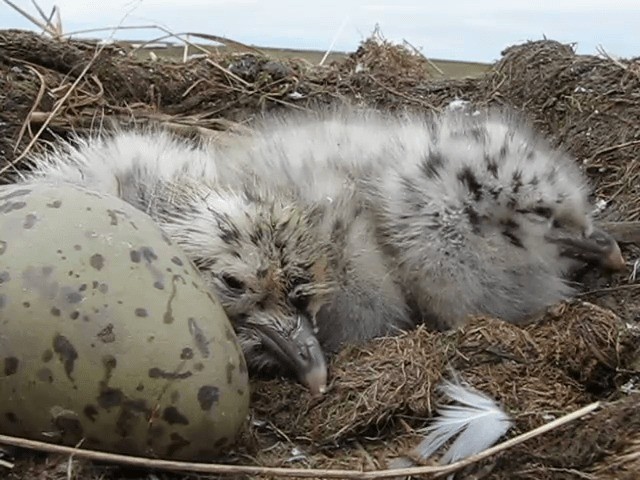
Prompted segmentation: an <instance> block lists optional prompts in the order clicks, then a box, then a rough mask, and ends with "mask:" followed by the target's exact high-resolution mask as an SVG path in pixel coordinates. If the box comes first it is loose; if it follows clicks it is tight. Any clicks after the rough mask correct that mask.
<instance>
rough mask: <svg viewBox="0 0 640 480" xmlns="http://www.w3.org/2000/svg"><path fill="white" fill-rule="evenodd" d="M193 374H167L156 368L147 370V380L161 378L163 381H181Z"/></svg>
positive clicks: (187, 372) (188, 372)
mask: <svg viewBox="0 0 640 480" xmlns="http://www.w3.org/2000/svg"><path fill="white" fill-rule="evenodd" d="M191 375H193V373H191V372H190V371H186V372H182V373H177V372H167V371H165V370H162V369H160V368H158V367H153V368H150V369H149V378H161V379H163V380H181V379H185V378H189V377H190V376H191Z"/></svg>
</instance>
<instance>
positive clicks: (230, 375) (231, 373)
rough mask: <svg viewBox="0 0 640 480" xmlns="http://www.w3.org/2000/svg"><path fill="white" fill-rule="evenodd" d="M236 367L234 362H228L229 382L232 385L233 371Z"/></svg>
mask: <svg viewBox="0 0 640 480" xmlns="http://www.w3.org/2000/svg"><path fill="white" fill-rule="evenodd" d="M235 369H236V366H235V365H234V364H233V363H227V383H228V384H229V385H231V383H232V382H233V371H234V370H235Z"/></svg>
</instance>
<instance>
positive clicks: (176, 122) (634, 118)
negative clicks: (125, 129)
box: [0, 31, 640, 480]
mask: <svg viewBox="0 0 640 480" xmlns="http://www.w3.org/2000/svg"><path fill="white" fill-rule="evenodd" d="M129 53H130V52H129V51H128V50H125V49H123V48H121V47H118V46H106V47H104V48H102V49H101V50H98V51H97V50H96V45H94V44H91V43H87V42H80V41H65V42H62V41H52V40H48V39H46V38H44V37H41V36H38V35H34V34H32V33H28V32H22V31H1V32H0V126H1V128H2V130H3V135H2V136H0V158H2V160H0V181H10V180H11V173H12V172H14V171H15V170H16V169H20V168H25V166H24V165H23V164H22V159H23V155H24V154H25V152H27V151H29V150H32V149H39V148H46V147H47V142H48V141H50V140H51V139H53V138H54V136H56V135H62V136H65V135H67V134H68V133H69V132H71V131H77V132H82V131H88V130H90V129H92V128H95V127H97V126H100V125H102V124H105V123H107V124H108V123H111V122H113V123H117V124H122V123H125V124H126V123H129V124H134V123H135V124H143V123H149V122H153V123H161V124H163V125H165V126H166V127H168V128H171V129H173V130H175V131H177V132H180V133H183V134H185V135H208V136H216V135H219V134H221V133H222V132H228V131H235V130H240V131H242V129H243V125H244V124H245V122H247V121H250V120H251V119H252V117H254V116H255V115H256V114H257V113H258V112H261V111H264V110H271V109H313V108H315V107H317V106H321V105H327V104H331V103H336V102H338V103H339V102H348V103H351V104H354V103H355V104H365V105H370V106H375V107H379V108H385V109H389V110H395V109H414V108H418V109H424V108H428V109H436V110H438V109H443V108H445V107H446V106H447V105H448V103H449V102H451V101H452V100H454V99H463V100H467V101H469V102H470V103H471V105H472V106H473V105H476V106H484V105H493V104H508V105H509V106H511V107H515V108H519V109H521V110H523V111H524V112H525V113H526V115H527V116H529V117H530V118H531V119H532V120H533V121H534V122H535V123H536V124H537V126H538V128H540V129H542V130H543V131H546V132H547V133H548V134H549V135H550V136H551V137H552V138H553V140H554V141H555V142H556V143H557V144H558V145H561V146H563V147H564V148H566V149H568V150H569V151H570V152H571V153H572V154H574V155H575V156H576V158H577V159H578V161H580V162H581V163H582V164H583V165H584V168H585V169H586V171H587V172H588V174H589V175H590V176H591V177H592V179H593V182H594V185H595V186H596V192H595V193H596V195H597V196H598V197H599V198H602V199H605V200H607V202H608V205H609V206H608V208H607V209H606V210H605V212H604V213H605V216H606V217H607V218H609V219H624V220H637V219H638V218H640V196H639V195H638V191H637V189H638V188H639V187H638V186H637V185H638V176H639V175H640V166H639V165H638V162H637V157H638V155H639V154H640V97H639V95H640V93H639V92H640V61H639V60H637V59H631V60H620V61H619V60H613V59H610V58H606V57H596V56H578V55H575V53H574V52H573V50H572V48H571V47H570V46H567V45H563V44H560V43H557V42H553V41H541V42H528V43H525V44H523V45H518V46H514V47H510V48H509V49H507V50H505V51H504V52H503V56H502V58H501V59H500V61H499V62H497V64H496V65H494V67H493V69H492V70H491V71H489V72H488V73H487V74H486V75H483V76H480V77H475V78H465V79H457V80H452V79H442V78H438V77H437V76H436V75H433V69H432V68H431V67H430V64H429V62H428V60H426V59H425V58H423V57H422V56H420V55H419V54H417V53H416V52H414V51H411V49H410V48H407V47H399V46H395V45H392V44H390V43H389V42H386V41H384V40H381V39H380V38H372V39H369V40H367V41H365V42H364V43H363V44H362V45H361V47H360V48H359V49H358V51H356V52H355V53H353V54H352V55H351V56H350V57H349V58H347V59H346V60H345V61H344V62H339V63H334V64H331V65H329V66H314V65H310V64H309V63H308V62H305V61H303V60H294V59H288V60H274V59H271V58H268V57H266V56H264V55H261V54H260V53H256V52H242V53H225V54H211V55H210V56H208V57H207V58H200V59H194V60H190V61H188V62H187V63H184V64H182V63H177V62H170V61H151V60H144V61H142V60H134V59H133V58H132V57H131V56H130V55H129ZM636 248H637V247H636V246H635V245H624V254H625V255H626V256H627V258H629V259H630V260H633V259H635V258H638V251H637V250H636ZM584 280H585V282H586V291H585V293H584V294H583V295H582V298H580V299H577V300H576V301H575V302H572V303H569V304H562V305H558V306H557V307H556V308H554V309H552V311H550V312H548V313H547V314H546V315H545V317H544V318H543V319H541V321H540V322H538V323H536V324H535V325H531V326H529V327H526V328H520V327H515V326H512V325H508V324H505V323H504V322H500V321H498V320H495V319H489V318H478V319H476V320H474V321H473V322H472V323H471V324H469V325H468V326H466V327H465V328H462V329H460V330H457V331H455V332H448V333H435V332H429V331H426V330H425V329H417V330H416V331H413V332H408V333H406V334H404V335H401V336H399V337H396V338H388V339H379V340H375V341H373V342H371V343H370V344H367V345H364V346H359V347H350V348H347V349H345V350H344V351H343V352H341V353H340V354H339V355H337V356H336V357H335V358H333V359H332V361H331V367H330V368H331V381H330V387H329V392H328V394H327V395H326V396H325V397H324V398H322V399H320V400H318V399H312V398H310V397H308V396H307V394H306V392H305V391H304V390H303V389H302V388H301V387H300V386H298V385H297V384H295V383H292V382H290V381H287V380H279V379H276V380H257V379H256V380H254V381H253V385H252V387H253V402H252V417H253V421H252V423H251V426H250V428H249V429H248V430H247V431H246V432H244V435H243V437H242V439H241V442H240V443H239V445H238V448H237V450H236V451H235V452H233V454H232V456H231V458H230V459H229V461H230V462H232V463H235V464H238V465H240V464H241V465H266V466H300V467H308V468H347V469H352V470H369V471H371V470H376V469H381V468H384V467H385V466H386V462H387V461H388V460H389V459H390V458H393V457H395V456H398V455H402V454H404V453H405V452H406V451H407V450H409V449H410V448H411V447H413V446H415V444H416V443H417V442H418V441H419V439H420V436H419V435H418V434H417V433H416V429H418V428H420V427H421V426H423V425H424V424H425V422H427V421H428V419H429V417H430V416H431V415H432V414H433V413H434V409H435V408H436V406H437V405H438V404H439V402H440V401H441V400H442V399H441V398H440V396H439V393H438V391H437V390H436V388H435V387H436V386H437V385H438V384H439V382H440V381H441V380H442V379H443V377H448V376H449V375H450V373H451V371H455V372H457V374H458V375H459V376H460V377H461V378H462V379H464V380H465V381H467V382H469V383H471V384H472V385H474V386H475V387H476V388H478V389H480V390H482V391H483V392H485V393H487V394H488V395H490V396H492V397H493V398H495V399H497V400H498V401H499V402H501V403H502V404H503V405H504V406H505V408H506V409H507V410H508V411H509V412H510V414H511V415H512V416H513V418H514V421H515V428H514V429H512V430H511V431H510V432H509V436H514V435H517V434H519V433H522V432H526V431H529V430H531V429H533V428H536V427H538V426H540V425H543V424H544V423H546V422H548V421H549V419H551V418H557V417H559V416H561V415H563V414H566V413H569V412H572V411H574V410H576V409H578V408H580V407H582V406H585V405H587V404H589V403H590V402H592V401H594V400H600V401H603V402H604V404H603V406H602V408H600V409H598V410H597V411H595V412H594V413H592V414H590V415H588V416H586V417H583V418H581V419H580V420H577V421H574V422H572V423H569V424H567V425H564V426H562V427H560V428H557V429H555V430H553V431H551V432H549V433H547V434H545V435H542V436H540V437H536V438H533V439H531V440H529V441H528V442H525V443H522V444H520V445H517V446H515V447H513V448H510V449H507V450H504V451H503V452H501V453H499V454H497V455H495V456H493V457H491V458H490V459H487V460H484V461H482V462H479V463H476V464H474V465H471V466H470V467H468V468H467V470H465V471H464V472H463V474H462V475H461V476H462V477H465V478H466V477H468V478H496V479H503V478H504V479H507V478H509V479H514V478H521V479H534V478H535V479H546V478H605V479H607V478H611V479H613V478H629V479H631V478H637V477H638V472H639V471H640V462H639V460H638V459H639V458H640V455H639V452H640V413H638V412H639V411H638V409H637V402H638V400H639V399H640V396H639V395H640V394H638V393H637V389H635V393H634V387H633V385H634V384H633V381H634V380H637V371H638V369H639V367H640V362H639V360H638V348H637V345H638V336H639V335H640V334H639V333H638V332H639V331H638V325H637V320H638V318H639V315H640V299H639V297H638V292H639V291H640V289H638V288H637V284H635V283H634V282H635V276H633V275H632V276H628V275H626V274H624V275H623V274H620V275H617V276H614V277H605V278H603V277H598V278H589V277H588V276H587V277H585V279H584ZM12 453H16V452H9V455H11V454H12ZM16 455H17V457H16V466H15V468H14V469H13V470H12V471H10V472H9V473H8V474H7V475H6V478H9V479H12V480H13V479H19V478H20V479H32V478H39V479H43V480H53V479H56V480H57V479H66V478H88V479H94V478H95V479H97V478H105V479H112V478H147V475H148V472H145V471H139V470H131V469H123V468H121V467H118V466H114V465H109V466H105V465H100V464H97V463H89V462H86V461H82V460H73V461H72V462H71V463H69V460H68V458H67V457H62V456H56V455H39V454H33V453H29V452H24V451H20V452H17V453H16ZM69 465H71V468H70V467H69ZM69 468H70V470H69ZM69 472H71V474H69ZM156 474H157V476H158V478H167V479H169V478H171V479H177V478H192V479H195V478H201V477H196V476H192V477H188V476H184V475H181V476H175V475H169V474H163V473H160V472H156Z"/></svg>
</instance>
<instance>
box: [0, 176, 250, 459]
mask: <svg viewBox="0 0 640 480" xmlns="http://www.w3.org/2000/svg"><path fill="white" fill-rule="evenodd" d="M248 409H249V386H248V378H247V368H246V364H245V361H244V357H243V355H242V351H241V348H240V346H239V343H238V340H237V337H236V335H235V333H234V331H233V330H232V327H231V324H230V323H229V320H228V318H227V316H226V315H225V313H224V311H223V309H222V307H221V305H220V303H219V301H218V300H217V299H216V298H215V296H214V295H213V294H212V293H211V292H210V291H209V289H208V288H207V287H206V285H205V284H204V281H203V280H202V278H201V276H200V275H199V274H198V272H197V270H196V268H195V267H194V266H193V264H192V263H191V262H190V261H189V260H188V259H187V257H186V256H185V254H184V253H183V252H182V250H181V249H180V248H179V247H178V246H177V245H176V244H174V243H173V242H172V241H171V240H170V239H169V238H168V237H167V236H166V235H164V234H163V232H161V230H160V229H159V227H158V226H157V225H156V224H155V223H154V222H153V221H152V219H151V218H150V217H149V216H147V215H146V214H144V213H143V212H141V211H139V210H137V209H135V208H133V207H132V206H131V205H129V204H127V203H125V202H124V201H122V200H120V199H118V198H115V197H112V196H106V195H101V194H97V193H94V192H91V191H87V190H84V189H82V188H79V187H75V186H71V185H47V184H44V183H34V184H16V185H8V186H3V187H0V432H1V433H2V434H5V435H14V436H21V437H26V438H30V439H36V440H43V441H49V442H55V443H61V444H66V445H76V444H77V443H78V442H82V444H81V445H82V447H83V448H92V449H97V450H103V451H111V452H118V453H124V454H134V455H145V456H152V457H159V458H165V459H176V460H190V461H194V460H212V459H213V458H214V457H216V456H219V455H223V454H224V453H225V452H226V451H227V449H228V448H229V447H230V445H231V444H232V443H233V442H234V441H235V440H236V439H237V437H238V435H239V433H240V430H241V429H242V428H243V426H244V424H245V421H246V418H247V415H248Z"/></svg>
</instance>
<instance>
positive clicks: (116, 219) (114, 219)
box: [107, 210, 118, 226]
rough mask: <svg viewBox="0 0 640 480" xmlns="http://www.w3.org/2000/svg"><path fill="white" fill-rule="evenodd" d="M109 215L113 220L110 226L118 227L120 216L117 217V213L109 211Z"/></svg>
mask: <svg viewBox="0 0 640 480" xmlns="http://www.w3.org/2000/svg"><path fill="white" fill-rule="evenodd" d="M107 215H109V218H110V219H111V221H110V223H109V225H112V226H116V225H118V216H117V215H116V212H114V211H113V210H107Z"/></svg>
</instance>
